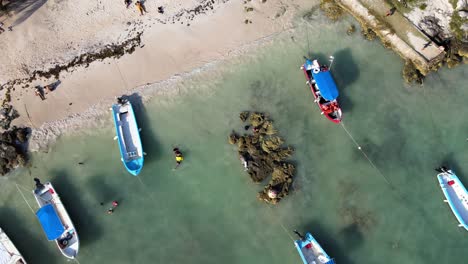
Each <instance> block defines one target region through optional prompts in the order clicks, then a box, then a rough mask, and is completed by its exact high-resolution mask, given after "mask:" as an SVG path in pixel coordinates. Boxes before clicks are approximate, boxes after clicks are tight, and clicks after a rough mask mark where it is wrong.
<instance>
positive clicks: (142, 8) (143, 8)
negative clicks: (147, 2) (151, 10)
mask: <svg viewBox="0 0 468 264" xmlns="http://www.w3.org/2000/svg"><path fill="white" fill-rule="evenodd" d="M135 6H136V7H137V9H138V11H140V15H141V16H142V15H144V12H146V10H145V7H144V6H143V4H142V3H141V2H140V1H136V3H135Z"/></svg>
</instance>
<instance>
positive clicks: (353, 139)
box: [340, 122, 393, 188]
mask: <svg viewBox="0 0 468 264" xmlns="http://www.w3.org/2000/svg"><path fill="white" fill-rule="evenodd" d="M340 125H341V127H342V128H343V130H344V131H345V132H346V134H348V136H349V138H350V139H351V140H352V141H353V143H354V145H356V147H357V149H358V150H359V151H361V153H362V155H363V156H364V157H365V158H366V159H367V161H368V162H369V164H370V165H371V166H372V167H373V168H374V169H375V170H376V171H377V172H378V173H379V175H380V176H382V178H384V180H385V182H386V183H387V184H388V185H389V186H390V187H391V188H393V185H392V184H391V183H390V181H389V180H388V179H387V177H385V175H384V174H383V173H382V171H381V170H380V169H379V168H377V166H376V165H375V163H374V162H373V161H372V160H371V159H370V158H369V156H368V155H367V154H366V152H365V151H364V150H363V149H362V147H361V146H360V145H359V144H358V143H357V141H356V139H355V138H354V137H353V135H351V133H350V132H349V131H348V129H347V128H346V127H345V125H344V124H343V122H341V123H340Z"/></svg>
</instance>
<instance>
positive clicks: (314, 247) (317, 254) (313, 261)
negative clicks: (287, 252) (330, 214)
mask: <svg viewBox="0 0 468 264" xmlns="http://www.w3.org/2000/svg"><path fill="white" fill-rule="evenodd" d="M294 232H295V233H296V234H297V235H299V237H300V239H298V240H296V241H294V245H295V246H296V249H297V251H298V252H299V255H300V256H301V259H302V262H304V264H335V260H334V259H332V258H330V256H328V255H327V253H326V252H325V250H323V248H322V247H321V246H320V244H319V243H318V242H317V241H316V240H315V238H314V237H313V236H312V234H310V233H309V232H307V233H306V234H305V236H302V235H301V234H299V233H298V232H297V231H294Z"/></svg>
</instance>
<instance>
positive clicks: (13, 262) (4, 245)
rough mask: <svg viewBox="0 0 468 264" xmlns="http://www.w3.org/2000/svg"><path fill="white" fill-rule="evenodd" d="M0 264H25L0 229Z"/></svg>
mask: <svg viewBox="0 0 468 264" xmlns="http://www.w3.org/2000/svg"><path fill="white" fill-rule="evenodd" d="M0 264H26V260H24V258H23V256H22V255H21V253H20V252H19V251H18V249H17V248H16V247H15V245H14V244H13V242H11V240H10V238H9V237H8V236H7V235H6V234H5V232H3V230H2V229H1V228H0Z"/></svg>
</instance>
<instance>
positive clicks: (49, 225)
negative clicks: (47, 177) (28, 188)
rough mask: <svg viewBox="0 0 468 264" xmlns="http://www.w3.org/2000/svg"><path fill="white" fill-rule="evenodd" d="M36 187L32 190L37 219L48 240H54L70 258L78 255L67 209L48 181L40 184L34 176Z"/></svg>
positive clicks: (78, 242)
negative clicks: (35, 202) (36, 205)
mask: <svg viewBox="0 0 468 264" xmlns="http://www.w3.org/2000/svg"><path fill="white" fill-rule="evenodd" d="M34 180H35V181H36V189H35V190H34V191H33V194H34V197H35V198H36V201H37V204H38V205H39V207H40V208H39V210H38V211H37V212H36V216H37V219H39V222H40V223H41V226H42V229H43V230H44V233H45V234H46V237H47V239H48V240H49V241H55V243H56V244H57V246H58V248H59V249H60V252H62V254H63V255H64V256H65V257H67V258H70V259H74V258H75V257H76V256H77V255H78V250H79V247H80V240H79V238H78V233H77V232H76V229H75V226H74V225H73V222H72V221H71V218H70V216H68V213H67V210H66V209H65V206H64V205H63V203H62V201H61V200H60V197H59V195H58V194H57V192H56V191H55V189H54V187H53V186H52V184H51V183H50V182H47V183H44V184H42V183H41V182H40V181H39V179H37V178H35V179H34Z"/></svg>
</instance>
